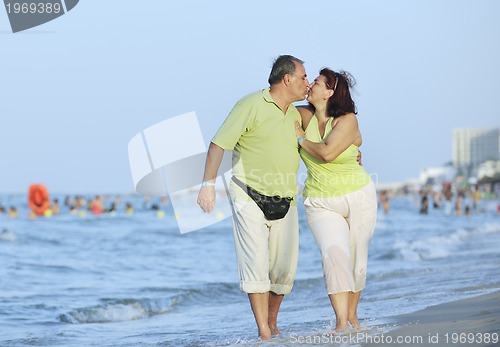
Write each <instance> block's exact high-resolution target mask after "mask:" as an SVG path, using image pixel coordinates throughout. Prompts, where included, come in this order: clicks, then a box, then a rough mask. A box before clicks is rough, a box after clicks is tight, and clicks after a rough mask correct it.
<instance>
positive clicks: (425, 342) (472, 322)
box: [358, 291, 500, 347]
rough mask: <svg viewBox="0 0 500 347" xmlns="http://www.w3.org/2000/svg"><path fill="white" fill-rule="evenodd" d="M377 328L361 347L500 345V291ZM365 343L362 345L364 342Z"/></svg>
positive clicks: (428, 310)
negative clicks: (391, 346)
mask: <svg viewBox="0 0 500 347" xmlns="http://www.w3.org/2000/svg"><path fill="white" fill-rule="evenodd" d="M394 322H395V324H394V325H392V324H391V325H387V324H385V325H379V326H377V325H375V326H373V328H374V330H375V331H380V333H377V332H374V331H373V330H372V331H371V332H370V333H369V334H366V335H365V336H363V335H359V336H358V337H359V339H358V341H359V342H360V345H361V346H367V347H368V346H379V347H380V346H389V345H396V346H469V347H473V346H474V347H475V346H500V291H496V292H494V293H490V294H484V295H480V296H476V297H472V298H468V299H463V300H458V301H453V302H449V303H445V304H440V305H436V306H431V307H428V308H426V309H424V310H421V311H417V312H413V313H409V314H405V315H401V316H397V317H394ZM361 340H362V341H363V342H362V341H361Z"/></svg>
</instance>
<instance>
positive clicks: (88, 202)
mask: <svg viewBox="0 0 500 347" xmlns="http://www.w3.org/2000/svg"><path fill="white" fill-rule="evenodd" d="M401 194H403V195H408V194H412V193H411V192H408V191H403V192H394V191H389V190H379V192H378V203H379V209H380V210H381V211H383V213H384V214H386V215H389V214H390V213H391V198H393V197H394V196H396V195H401ZM413 195H414V203H415V205H417V206H418V212H419V213H420V214H423V215H426V214H429V211H431V209H432V210H436V211H442V213H444V215H446V216H470V215H471V214H475V213H479V212H481V211H482V208H481V200H482V199H484V197H485V195H487V194H485V191H484V189H482V188H481V187H480V186H478V185H471V186H467V187H460V186H455V185H453V184H451V183H449V182H445V183H443V184H442V185H441V186H440V187H439V189H437V188H436V186H425V187H423V188H421V189H420V190H419V191H418V192H417V193H416V194H415V193H414V194H413ZM168 203H169V200H168V199H167V198H166V197H162V198H158V200H157V201H155V202H152V199H151V197H149V196H145V197H143V201H142V204H141V206H136V207H138V208H140V209H141V210H154V211H157V216H158V217H164V216H165V212H164V209H163V207H164V206H166V205H167V204H168ZM136 204H137V203H136ZM136 207H134V205H133V203H132V202H130V201H125V202H123V201H122V197H120V196H108V195H95V196H93V197H86V196H84V195H75V196H73V197H72V196H70V195H66V196H65V198H64V200H63V201H62V204H61V202H60V201H59V198H53V199H52V200H51V201H50V203H49V204H48V205H47V208H46V209H45V210H44V211H43V213H37V211H35V210H31V209H30V204H29V202H28V210H30V211H29V214H28V216H27V217H28V218H37V217H53V216H57V215H60V214H70V215H75V216H79V217H84V216H86V215H88V214H89V215H94V216H99V215H105V214H116V213H124V214H126V215H132V214H134V213H135V208H136ZM498 214H499V215H500V203H499V204H498ZM1 215H5V216H7V217H8V218H18V217H19V216H20V213H19V209H18V208H17V207H16V206H12V205H11V206H8V207H6V206H4V205H3V204H2V201H0V216H1Z"/></svg>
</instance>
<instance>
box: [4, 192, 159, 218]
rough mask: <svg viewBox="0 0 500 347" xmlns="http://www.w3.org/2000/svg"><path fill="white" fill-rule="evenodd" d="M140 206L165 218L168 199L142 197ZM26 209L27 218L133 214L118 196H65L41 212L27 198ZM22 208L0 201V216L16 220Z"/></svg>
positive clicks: (126, 203) (127, 203) (130, 205)
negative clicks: (62, 215) (154, 199)
mask: <svg viewBox="0 0 500 347" xmlns="http://www.w3.org/2000/svg"><path fill="white" fill-rule="evenodd" d="M142 200H143V202H142V205H141V206H137V207H139V208H140V209H143V210H146V209H148V210H154V211H157V215H158V217H163V216H165V214H164V212H163V210H162V209H161V207H163V206H164V205H167V204H168V199H167V198H166V197H162V198H161V199H159V200H158V202H155V203H153V202H152V201H151V197H148V196H146V197H144V198H143V199H142ZM22 207H23V208H24V207H27V209H28V211H29V212H28V214H27V217H28V218H37V217H45V218H49V217H54V216H58V215H60V214H70V215H75V216H79V217H84V216H87V215H93V216H99V215H105V214H117V213H124V214H126V215H132V214H134V213H135V207H134V205H133V203H132V202H131V201H124V202H123V201H122V197H120V196H113V197H112V196H107V195H95V196H93V197H86V196H84V195H75V196H73V197H72V196H70V195H67V196H65V198H64V200H63V201H62V203H61V201H60V200H59V198H53V199H51V200H50V202H49V203H48V204H47V206H46V208H45V209H44V210H43V211H41V210H38V209H37V208H36V206H35V207H34V208H32V207H31V203H30V201H29V198H28V203H27V206H26V205H24V204H23V206H22ZM23 208H18V207H17V206H13V205H11V206H9V207H6V206H4V205H3V204H2V201H0V216H1V215H6V216H7V217H8V218H18V217H23V216H22V215H21V214H20V211H22V210H23Z"/></svg>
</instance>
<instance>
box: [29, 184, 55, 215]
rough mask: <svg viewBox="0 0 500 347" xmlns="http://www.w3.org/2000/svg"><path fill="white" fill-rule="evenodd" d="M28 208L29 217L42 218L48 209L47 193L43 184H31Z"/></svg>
mask: <svg viewBox="0 0 500 347" xmlns="http://www.w3.org/2000/svg"><path fill="white" fill-rule="evenodd" d="M28 206H29V208H30V210H31V216H32V217H36V216H43V215H45V212H46V211H47V210H48V209H49V208H50V199H49V192H48V190H47V187H45V186H44V185H43V184H32V185H31V186H30V188H29V192H28Z"/></svg>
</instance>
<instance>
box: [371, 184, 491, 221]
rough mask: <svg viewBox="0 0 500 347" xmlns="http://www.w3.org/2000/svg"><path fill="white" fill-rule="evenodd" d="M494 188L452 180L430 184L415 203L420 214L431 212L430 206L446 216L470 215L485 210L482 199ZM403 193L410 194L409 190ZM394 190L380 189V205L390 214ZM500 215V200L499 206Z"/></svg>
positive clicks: (489, 196)
mask: <svg viewBox="0 0 500 347" xmlns="http://www.w3.org/2000/svg"><path fill="white" fill-rule="evenodd" d="M491 191H492V189H491V188H488V189H484V188H482V187H481V186H479V185H468V186H460V185H453V184H452V183H451V182H444V183H443V184H442V185H440V186H436V185H428V186H424V187H422V188H421V189H420V190H418V192H417V193H416V194H413V195H414V203H415V205H417V206H419V207H418V211H419V213H420V214H423V215H426V214H429V211H430V208H431V207H432V210H436V211H442V213H443V214H444V215H446V216H470V215H471V214H474V213H479V212H481V211H483V209H482V207H481V200H483V199H484V198H485V197H488V198H492V197H494V196H495V194H494V193H493V194H492V193H491ZM403 194H405V195H407V194H409V193H408V191H406V192H403ZM393 195H394V192H390V191H387V190H380V191H379V192H378V199H379V207H380V208H381V210H383V211H384V213H385V214H386V215H388V214H390V211H391V203H390V197H391V196H393ZM497 211H498V214H499V215H500V202H499V204H498V207H497Z"/></svg>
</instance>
